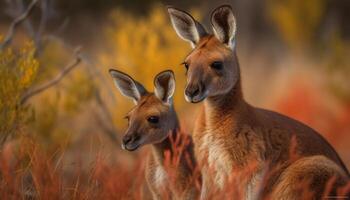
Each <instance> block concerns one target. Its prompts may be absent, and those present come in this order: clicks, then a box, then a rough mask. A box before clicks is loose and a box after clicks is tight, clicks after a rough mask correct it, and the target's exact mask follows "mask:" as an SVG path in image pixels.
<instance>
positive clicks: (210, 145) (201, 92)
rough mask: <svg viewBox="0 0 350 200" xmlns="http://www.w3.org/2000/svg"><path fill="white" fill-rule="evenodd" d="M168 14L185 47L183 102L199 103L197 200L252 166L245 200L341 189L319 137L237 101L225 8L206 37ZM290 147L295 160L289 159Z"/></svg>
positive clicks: (338, 168)
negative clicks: (199, 181)
mask: <svg viewBox="0 0 350 200" xmlns="http://www.w3.org/2000/svg"><path fill="white" fill-rule="evenodd" d="M168 12H169V15H170V19H171V22H172V25H173V27H174V29H175V31H176V33H177V34H178V35H179V36H180V38H182V39H184V40H186V41H188V42H190V43H191V45H192V47H193V50H192V51H191V52H190V53H189V55H188V56H187V57H186V58H185V61H184V63H183V64H184V66H185V67H186V69H187V85H186V89H185V98H186V100H187V101H188V102H191V103H198V102H201V101H204V103H203V106H202V109H201V111H200V114H199V115H198V118H197V120H198V121H197V122H196V124H195V128H194V133H193V138H194V143H195V154H196V156H197V160H198V161H203V160H205V162H204V166H203V168H202V176H203V185H202V191H201V198H202V199H206V198H208V194H209V193H210V191H209V190H210V189H211V190H212V189H213V188H216V189H217V190H222V189H223V188H224V187H225V185H226V183H227V182H228V181H229V180H230V179H231V178H232V174H233V173H234V174H236V175H237V174H238V175H239V174H240V172H242V171H244V169H245V168H247V167H248V166H249V165H250V164H251V163H256V165H257V167H256V168H255V170H254V171H253V172H252V173H251V175H249V176H245V178H246V180H245V181H246V182H245V184H244V186H245V194H244V195H243V196H244V198H245V199H261V198H267V197H269V198H271V199H300V198H302V197H301V194H302V192H301V190H300V189H301V187H300V186H301V183H302V182H307V183H309V184H308V186H309V187H310V188H309V191H311V192H312V193H313V195H312V198H311V199H320V198H321V197H322V195H323V191H324V190H325V189H326V188H325V185H326V184H327V182H328V180H329V179H330V178H331V177H336V179H335V183H334V186H341V185H345V184H346V182H347V181H348V180H349V172H348V170H347V168H346V166H345V165H344V163H343V162H342V160H341V159H340V157H339V156H338V154H337V153H336V151H335V150H334V149H333V148H332V146H331V145H330V144H329V143H328V142H327V141H326V140H325V139H324V138H323V137H322V136H321V135H320V134H319V133H317V132H316V131H315V130H313V129H312V128H310V127H308V126H306V125H304V124H302V123H301V122H298V121H296V120H294V119H291V118H289V117H287V116H284V115H282V114H279V113H276V112H273V111H269V110H265V109H260V108H256V107H253V106H251V105H249V104H248V103H247V102H246V101H245V100H244V98H243V94H242V88H241V76H240V68H239V64H238V59H237V55H236V48H235V43H236V42H235V41H236V20H235V17H234V15H233V11H232V8H231V7H230V6H228V5H224V6H220V7H218V8H216V9H215V10H214V11H213V12H212V14H211V25H212V28H213V30H214V34H209V33H208V32H207V31H206V30H205V28H204V27H203V26H202V25H201V24H200V23H199V22H198V21H196V20H195V19H194V18H193V17H192V16H191V15H190V14H188V13H187V12H184V11H182V10H179V9H176V8H173V7H168ZM292 141H294V142H292ZM291 146H295V148H294V149H293V150H294V152H295V153H294V156H295V155H296V157H297V159H295V158H294V156H293V159H292V158H291V157H292V156H291V154H290V152H291V151H290V150H291V149H290V147H291ZM277 166H278V167H277ZM272 168H273V170H272V171H273V173H270V172H272V171H271V169H272ZM267 174H268V175H269V176H268V175H267ZM262 183H264V184H263V185H262ZM259 186H260V187H259ZM333 191H334V190H333Z"/></svg>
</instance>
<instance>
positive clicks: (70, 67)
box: [20, 48, 81, 104]
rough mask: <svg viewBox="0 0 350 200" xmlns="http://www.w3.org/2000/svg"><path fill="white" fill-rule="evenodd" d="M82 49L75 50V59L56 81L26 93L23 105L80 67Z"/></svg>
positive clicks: (22, 101) (22, 100)
mask: <svg viewBox="0 0 350 200" xmlns="http://www.w3.org/2000/svg"><path fill="white" fill-rule="evenodd" d="M79 53H80V48H77V49H76V50H75V55H76V56H75V59H74V60H73V61H72V62H71V63H69V64H68V65H67V66H66V67H65V68H64V69H63V70H62V71H61V72H60V73H59V74H58V75H57V76H56V77H55V78H54V79H52V80H50V81H48V82H46V83H44V84H43V85H41V86H39V87H37V88H34V89H32V90H29V91H28V92H27V93H25V94H24V95H23V97H22V99H21V102H20V103H21V104H24V103H26V101H27V100H28V99H29V98H31V97H33V96H34V95H37V94H39V93H41V92H43V91H44V90H46V89H48V88H50V87H52V86H54V85H56V84H58V83H59V82H60V81H61V80H62V79H63V77H64V76H66V75H67V74H68V73H69V72H70V71H72V69H74V68H75V67H76V66H78V64H79V63H80V62H81V58H80V55H79Z"/></svg>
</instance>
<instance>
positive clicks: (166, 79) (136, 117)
mask: <svg viewBox="0 0 350 200" xmlns="http://www.w3.org/2000/svg"><path fill="white" fill-rule="evenodd" d="M109 72H110V74H111V76H112V77H113V79H114V82H115V85H116V86H117V88H118V89H119V90H120V92H121V93H122V94H123V95H124V96H126V97H130V98H131V99H132V100H133V101H134V103H135V104H136V106H135V107H134V108H133V109H132V110H131V111H130V112H129V113H128V114H127V116H126V118H127V119H128V124H129V127H128V129H127V131H126V134H125V135H124V137H123V139H122V140H123V141H122V148H123V149H126V150H128V151H134V150H136V149H138V148H139V147H141V146H143V145H146V144H151V145H152V153H151V154H150V156H149V158H148V160H147V163H146V168H145V170H146V171H145V176H146V177H145V178H146V182H147V185H148V188H149V190H150V191H151V193H152V196H153V199H162V197H164V195H170V197H168V198H171V199H195V198H196V197H197V196H198V195H197V193H198V190H197V189H196V187H195V177H194V171H195V166H196V161H195V159H194V152H193V144H192V139H191V138H190V136H188V135H187V136H181V135H180V134H181V133H180V132H179V130H180V128H179V121H178V118H177V114H176V112H175V109H174V105H173V101H172V97H173V94H174V91H175V78H174V74H173V72H172V71H170V70H168V71H163V72H161V73H159V74H158V75H156V77H155V78H154V87H155V92H154V93H150V92H148V91H147V90H146V89H145V88H144V87H143V86H142V85H141V84H140V83H139V82H137V81H135V80H134V79H132V78H131V77H130V76H129V75H127V74H125V73H123V72H120V71H117V70H114V69H111V70H110V71H109ZM180 140H181V141H180ZM167 153H168V155H169V156H170V157H166V155H167ZM167 159H168V160H167ZM175 161H177V162H178V163H176V166H168V165H169V164H170V163H169V162H175ZM167 164H168V165H167ZM169 168H174V169H173V170H169ZM171 180H172V181H171Z"/></svg>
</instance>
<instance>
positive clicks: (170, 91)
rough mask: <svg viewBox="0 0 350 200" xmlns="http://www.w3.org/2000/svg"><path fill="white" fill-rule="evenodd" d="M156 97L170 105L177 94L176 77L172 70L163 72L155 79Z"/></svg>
mask: <svg viewBox="0 0 350 200" xmlns="http://www.w3.org/2000/svg"><path fill="white" fill-rule="evenodd" d="M154 87H155V91H154V93H155V95H156V96H157V97H158V98H159V99H160V100H162V101H163V102H166V103H169V100H170V99H171V98H172V97H173V95H174V92H175V77H174V73H173V72H172V71H171V70H167V71H163V72H161V73H159V74H158V75H157V76H156V77H155V78H154Z"/></svg>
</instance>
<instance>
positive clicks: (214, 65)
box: [210, 61, 224, 70]
mask: <svg viewBox="0 0 350 200" xmlns="http://www.w3.org/2000/svg"><path fill="white" fill-rule="evenodd" d="M210 67H211V68H213V69H215V70H221V69H222V68H223V67H224V64H223V63H222V62H221V61H215V62H213V63H212V64H211V65H210Z"/></svg>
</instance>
